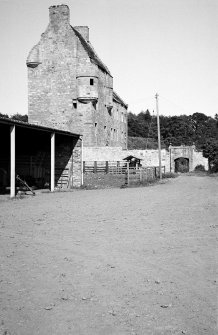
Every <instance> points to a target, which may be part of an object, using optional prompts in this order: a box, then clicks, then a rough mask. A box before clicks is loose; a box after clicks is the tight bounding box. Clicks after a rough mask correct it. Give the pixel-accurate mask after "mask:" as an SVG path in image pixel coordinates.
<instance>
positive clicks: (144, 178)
mask: <svg viewBox="0 0 218 335" xmlns="http://www.w3.org/2000/svg"><path fill="white" fill-rule="evenodd" d="M83 172H84V173H87V172H91V173H99V172H100V173H107V174H114V175H118V174H120V175H125V184H126V185H131V184H138V183H141V184H143V183H146V182H149V181H152V180H154V179H156V178H158V177H159V175H160V173H159V167H158V166H149V167H129V163H127V162H124V161H116V162H112V161H105V162H97V161H95V162H87V161H86V162H83ZM162 173H165V166H162Z"/></svg>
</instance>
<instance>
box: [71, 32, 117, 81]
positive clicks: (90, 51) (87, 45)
mask: <svg viewBox="0 0 218 335" xmlns="http://www.w3.org/2000/svg"><path fill="white" fill-rule="evenodd" d="M71 28H72V29H73V31H74V33H75V34H76V36H77V37H78V38H79V40H80V42H81V43H82V46H83V47H84V49H85V50H86V52H87V53H88V55H89V57H90V58H91V59H92V61H93V62H94V63H95V64H96V65H98V66H99V67H100V68H101V69H102V70H103V71H105V72H106V73H108V74H109V75H110V76H111V73H110V71H109V70H108V68H107V66H106V65H105V64H104V63H103V62H102V61H101V60H100V58H99V57H98V56H97V54H96V52H95V50H94V48H93V46H92V45H91V43H90V42H88V41H86V40H85V38H84V37H83V36H82V35H81V34H80V33H79V32H78V31H77V30H76V29H75V28H73V27H72V26H71Z"/></svg>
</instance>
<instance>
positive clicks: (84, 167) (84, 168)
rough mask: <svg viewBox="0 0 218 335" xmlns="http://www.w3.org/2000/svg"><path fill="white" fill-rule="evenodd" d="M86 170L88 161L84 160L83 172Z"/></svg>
mask: <svg viewBox="0 0 218 335" xmlns="http://www.w3.org/2000/svg"><path fill="white" fill-rule="evenodd" d="M85 172H86V162H83V173H85Z"/></svg>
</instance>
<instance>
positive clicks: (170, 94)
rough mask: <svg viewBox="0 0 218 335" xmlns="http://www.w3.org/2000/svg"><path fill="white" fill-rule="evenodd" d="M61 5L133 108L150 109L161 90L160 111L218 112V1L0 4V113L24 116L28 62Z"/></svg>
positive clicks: (28, 0) (17, 0)
mask: <svg viewBox="0 0 218 335" xmlns="http://www.w3.org/2000/svg"><path fill="white" fill-rule="evenodd" d="M61 3H64V4H67V5H68V6H69V7H70V13H71V19H70V21H71V25H72V26H76V25H87V26H89V29H90V42H91V43H92V45H93V46H94V48H95V50H96V52H97V54H98V55H99V57H100V58H101V59H102V61H103V62H104V63H105V64H106V65H107V67H108V68H109V70H110V72H111V74H112V75H113V77H114V90H115V91H116V92H117V93H118V94H119V95H120V97H121V98H122V99H123V100H124V101H125V102H126V103H127V104H129V111H132V112H134V113H136V114H137V113H139V112H140V111H142V110H146V109H149V110H150V111H153V110H154V109H155V98H154V96H155V94H156V92H157V93H158V94H159V110H160V114H163V115H180V114H193V113H195V112H199V113H204V114H206V115H210V116H214V115H215V114H216V113H218V108H217V100H218V99H217V93H218V64H217V62H218V0H66V1H63V2H62V1H56V0H0V113H7V114H15V113H20V114H27V112H28V108H27V69H26V58H27V55H28V53H29V51H30V49H31V48H32V47H33V45H35V44H36V43H38V41H39V39H40V35H41V34H42V33H43V32H44V31H45V29H46V27H47V25H48V7H49V6H51V5H57V4H61ZM215 97H216V99H215ZM42 112H43V111H42Z"/></svg>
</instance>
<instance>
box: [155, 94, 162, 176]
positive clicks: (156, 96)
mask: <svg viewBox="0 0 218 335" xmlns="http://www.w3.org/2000/svg"><path fill="white" fill-rule="evenodd" d="M155 99H156V111H157V136H158V156H159V173H160V179H162V166H161V142H160V120H159V109H158V94H157V93H156V95H155Z"/></svg>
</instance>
